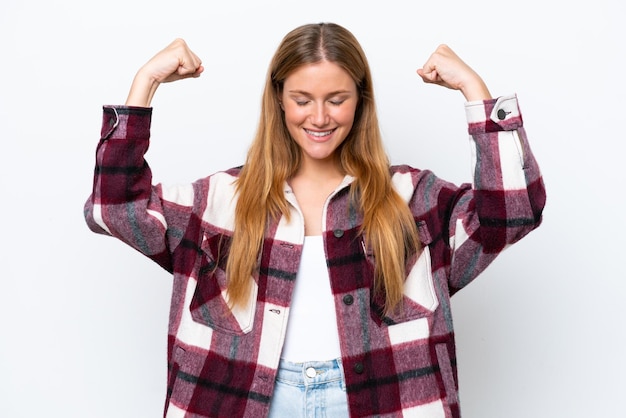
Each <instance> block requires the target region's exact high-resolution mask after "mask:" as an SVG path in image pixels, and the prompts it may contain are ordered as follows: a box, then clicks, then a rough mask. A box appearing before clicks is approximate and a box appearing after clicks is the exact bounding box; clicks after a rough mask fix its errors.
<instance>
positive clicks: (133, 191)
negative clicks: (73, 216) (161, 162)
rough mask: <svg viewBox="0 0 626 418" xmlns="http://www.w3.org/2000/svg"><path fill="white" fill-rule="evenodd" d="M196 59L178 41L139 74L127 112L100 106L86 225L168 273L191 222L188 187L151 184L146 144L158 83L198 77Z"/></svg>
mask: <svg viewBox="0 0 626 418" xmlns="http://www.w3.org/2000/svg"><path fill="white" fill-rule="evenodd" d="M203 70H204V68H203V67H202V64H201V61H200V59H199V58H198V57H197V56H196V55H195V54H194V53H193V52H191V50H190V49H189V48H188V47H187V44H186V43H185V42H184V41H183V40H182V39H177V40H175V41H174V42H172V43H171V44H170V45H169V46H167V47H166V48H165V49H163V50H162V51H160V52H159V53H157V54H156V55H155V56H154V57H153V58H152V59H150V60H149V61H148V62H147V63H146V64H145V65H144V66H142V67H141V69H140V70H139V71H138V72H137V74H136V76H135V78H134V81H133V84H132V86H131V89H130V92H129V95H128V99H127V101H126V105H125V106H104V109H103V119H102V131H101V139H100V142H99V144H98V148H97V151H96V167H95V174H94V182H93V191H92V194H91V196H90V197H89V199H88V200H87V202H86V204H85V209H84V213H85V219H86V222H87V225H88V226H89V227H90V228H91V229H92V230H93V231H94V232H97V233H102V234H107V235H112V236H114V237H116V238H119V239H120V240H122V241H124V242H126V243H127V244H129V245H130V246H131V247H133V248H135V249H137V250H138V251H140V252H141V253H143V254H145V255H147V256H149V257H150V258H152V259H153V260H154V261H156V262H157V263H159V264H160V265H161V266H163V267H164V268H165V269H167V270H169V271H171V269H172V264H171V259H170V254H171V251H173V250H174V248H176V246H177V245H178V244H179V243H180V241H181V239H182V236H181V233H182V232H181V231H183V230H184V229H185V226H186V224H187V222H188V220H189V219H190V214H191V202H192V201H193V196H194V191H193V188H192V187H191V186H176V187H171V188H164V187H163V186H162V185H156V186H154V185H153V184H152V172H151V170H150V167H149V166H148V164H147V162H146V161H145V159H144V155H145V153H146V152H147V150H148V146H149V143H150V124H151V117H152V109H151V108H149V106H150V103H151V100H152V97H153V96H154V93H155V92H156V90H157V88H158V86H159V85H160V84H161V83H166V82H171V81H176V80H180V79H183V78H189V77H198V76H199V75H200V74H201V73H202V71H203Z"/></svg>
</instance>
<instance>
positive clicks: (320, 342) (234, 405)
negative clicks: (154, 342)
mask: <svg viewBox="0 0 626 418" xmlns="http://www.w3.org/2000/svg"><path fill="white" fill-rule="evenodd" d="M203 70H204V68H203V67H202V64H201V61H200V59H199V58H198V57H197V56H196V55H195V54H194V53H193V52H192V51H191V50H190V49H189V48H188V47H187V45H186V44H185V42H184V41H182V40H176V41H174V42H173V43H172V44H171V45H169V46H168V47H167V48H165V49H164V50H163V51H161V52H159V53H158V54H157V55H156V56H154V57H153V58H152V59H151V60H150V61H149V62H148V63H146V64H145V65H144V66H143V67H142V68H141V69H140V70H139V71H138V72H137V75H136V77H135V79H134V81H133V84H132V87H131V90H130V93H129V96H128V99H127V102H126V105H125V106H105V107H104V116H103V127H102V138H101V140H100V143H99V145H98V150H97V165H96V171H95V172H96V175H95V179H94V188H93V194H92V195H91V197H90V198H89V200H88V201H87V204H86V212H85V213H86V219H87V223H88V225H89V226H90V228H91V229H92V230H93V231H95V232H98V233H103V234H109V235H112V236H115V237H117V238H119V239H121V240H123V241H124V242H126V243H128V244H129V245H131V246H133V247H134V248H136V249H137V250H139V251H141V252H142V253H143V254H145V255H147V256H148V257H150V258H151V259H153V260H154V261H156V262H157V263H159V264H160V265H161V266H163V267H164V268H165V269H167V270H168V271H170V272H172V273H173V278H174V284H173V296H172V304H171V315H170V324H169V339H168V384H167V400H166V407H165V415H166V416H167V417H254V418H258V417H266V416H271V417H299V416H307V417H309V416H316V417H317V416H319V417H322V416H330V417H343V416H346V417H347V416H350V417H370V416H371V417H373V416H385V417H396V416H397V417H400V416H402V417H408V416H411V417H458V416H459V415H460V410H459V403H458V396H457V391H458V385H457V373H456V357H455V345H454V333H453V327H452V318H451V310H450V296H451V295H452V294H454V293H455V292H457V291H458V290H460V289H461V288H462V287H464V286H465V285H467V284H468V283H469V282H470V281H471V280H472V279H474V278H475V277H476V276H477V275H478V274H479V273H480V272H481V271H483V269H484V268H485V267H486V266H487V265H488V264H489V263H490V262H491V261H492V260H493V259H494V258H495V257H496V256H497V255H498V253H499V252H501V251H502V250H503V249H504V248H505V247H507V246H508V245H510V244H512V243H514V242H516V241H517V240H519V239H520V238H522V237H523V236H524V235H526V234H527V233H528V232H530V231H531V230H533V229H534V228H536V227H537V226H538V225H539V223H540V222H541V212H542V209H543V206H544V201H545V192H544V187H543V183H542V179H541V175H540V172H539V168H538V166H537V163H536V161H535V159H534V157H533V154H532V153H531V150H530V148H529V145H528V142H527V140H526V134H525V132H524V129H523V127H522V117H521V114H520V111H519V108H518V104H517V99H516V97H515V96H506V97H500V98H498V99H492V98H491V96H490V94H489V91H488V89H487V87H486V86H485V83H484V82H483V81H482V79H481V78H480V77H479V76H478V75H477V74H476V73H475V72H474V71H473V70H472V69H471V68H470V67H468V66H467V65H466V64H465V63H464V62H463V61H462V60H461V59H460V58H459V57H458V56H457V55H455V53H454V52H453V51H452V50H451V49H450V48H448V47H446V46H440V47H439V48H438V49H437V50H436V51H435V52H434V53H433V54H432V55H431V57H430V58H429V59H428V61H427V62H426V63H425V65H424V67H423V68H422V69H420V70H418V74H419V75H420V76H421V77H422V79H423V80H424V81H425V82H427V83H436V84H440V85H442V86H445V87H448V88H451V89H456V90H460V91H461V93H462V94H463V95H464V97H465V99H466V100H467V103H466V105H465V109H466V114H467V118H468V124H469V132H470V134H471V140H472V145H473V147H472V149H473V162H474V166H475V168H474V179H473V182H472V184H464V185H461V186H455V185H453V184H450V183H448V182H445V181H443V180H441V179H439V178H437V177H436V176H435V175H434V174H433V173H431V172H429V171H426V170H418V169H415V168H411V167H408V166H390V165H389V162H388V159H387V157H386V155H385V153H384V150H383V145H382V141H381V135H380V132H379V127H378V122H377V117H376V112H375V105H374V94H373V90H372V79H371V75H370V69H369V66H368V63H367V60H366V57H365V55H364V53H363V51H362V49H361V47H360V46H359V44H358V42H357V40H356V39H355V38H354V36H353V35H352V34H351V33H350V32H349V31H347V30H346V29H344V28H342V27H341V26H338V25H335V24H329V23H323V24H311V25H304V26H302V27H299V28H296V29H295V30H293V31H292V32H290V33H289V34H287V35H286V37H285V38H284V39H283V41H282V43H281V44H280V46H279V48H278V50H277V51H276V53H275V55H274V57H273V60H272V62H271V65H270V68H269V71H268V75H267V81H266V85H265V91H264V94H263V101H262V106H261V117H260V122H259V126H258V130H257V133H256V138H255V139H254V141H253V143H252V146H251V147H250V150H249V153H248V157H247V159H246V162H245V164H244V165H243V166H242V167H240V168H232V169H229V170H226V171H221V172H217V173H215V174H213V175H211V176H209V177H207V178H204V179H200V180H198V181H196V182H194V183H193V184H191V185H188V186H183V187H175V188H166V187H164V186H162V185H152V182H151V181H152V178H151V173H150V169H149V167H148V165H147V163H146V162H145V161H144V157H143V156H144V153H145V152H146V150H147V148H148V138H149V135H150V120H151V109H150V108H149V106H150V103H151V99H152V96H153V95H154V93H155V91H156V89H157V87H158V86H159V85H160V84H161V83H164V82H170V81H175V80H178V79H181V78H187V77H198V76H200V74H201V73H202V72H203Z"/></svg>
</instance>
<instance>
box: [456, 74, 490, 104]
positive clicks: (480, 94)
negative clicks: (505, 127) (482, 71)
mask: <svg viewBox="0 0 626 418" xmlns="http://www.w3.org/2000/svg"><path fill="white" fill-rule="evenodd" d="M460 90H461V93H463V96H465V100H467V101H468V102H472V101H476V100H489V99H491V98H492V97H491V93H490V92H489V89H488V88H487V85H486V84H485V82H484V81H483V80H482V78H480V77H479V76H476V77H475V78H473V79H471V80H470V81H468V82H467V83H464V84H463V85H462V86H461V88H460Z"/></svg>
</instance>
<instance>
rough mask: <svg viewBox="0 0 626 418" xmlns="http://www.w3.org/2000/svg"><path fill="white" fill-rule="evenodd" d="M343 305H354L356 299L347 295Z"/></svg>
mask: <svg viewBox="0 0 626 418" xmlns="http://www.w3.org/2000/svg"><path fill="white" fill-rule="evenodd" d="M343 303H345V304H346V305H352V304H353V303H354V297H353V296H352V295H345V296H344V297H343Z"/></svg>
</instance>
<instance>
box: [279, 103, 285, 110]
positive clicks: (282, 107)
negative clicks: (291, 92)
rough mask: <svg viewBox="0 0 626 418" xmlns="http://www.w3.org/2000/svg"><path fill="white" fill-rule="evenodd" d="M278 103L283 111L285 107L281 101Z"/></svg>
mask: <svg viewBox="0 0 626 418" xmlns="http://www.w3.org/2000/svg"><path fill="white" fill-rule="evenodd" d="M278 105H279V106H280V108H281V109H282V111H283V112H284V111H285V107H284V106H283V102H282V101H280V100H279V101H278Z"/></svg>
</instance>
